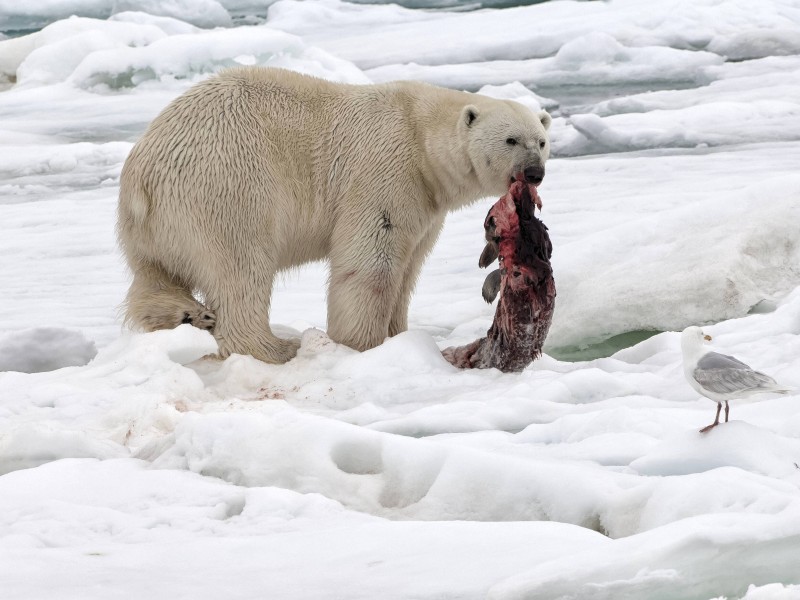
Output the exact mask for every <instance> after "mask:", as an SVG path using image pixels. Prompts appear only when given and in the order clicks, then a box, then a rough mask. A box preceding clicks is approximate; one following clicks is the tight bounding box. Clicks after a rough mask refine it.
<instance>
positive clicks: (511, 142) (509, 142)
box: [506, 137, 517, 146]
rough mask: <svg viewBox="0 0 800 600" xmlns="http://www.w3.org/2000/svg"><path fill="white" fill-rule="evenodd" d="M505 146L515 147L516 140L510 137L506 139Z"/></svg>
mask: <svg viewBox="0 0 800 600" xmlns="http://www.w3.org/2000/svg"><path fill="white" fill-rule="evenodd" d="M506 144H508V145H509V146H516V145H517V138H512V137H510V138H507V139H506Z"/></svg>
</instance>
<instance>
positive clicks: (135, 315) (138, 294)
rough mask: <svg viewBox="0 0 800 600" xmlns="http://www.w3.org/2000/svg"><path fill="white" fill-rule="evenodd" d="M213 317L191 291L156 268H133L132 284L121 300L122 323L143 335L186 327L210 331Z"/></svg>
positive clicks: (149, 264) (140, 266)
mask: <svg viewBox="0 0 800 600" xmlns="http://www.w3.org/2000/svg"><path fill="white" fill-rule="evenodd" d="M216 320H217V317H216V315H215V314H214V313H213V312H212V311H210V310H208V308H206V307H205V306H203V305H202V304H200V303H199V302H198V301H197V300H196V299H195V298H194V296H193V295H192V291H191V289H189V287H188V286H186V285H185V284H183V283H182V282H181V281H180V280H179V279H178V278H176V277H173V276H171V275H170V274H169V273H167V272H166V271H165V270H164V269H163V268H161V267H160V266H158V265H156V264H153V263H142V264H139V265H137V266H135V267H134V273H133V283H132V284H131V287H130V289H129V290H128V296H127V298H126V300H125V321H126V323H127V324H128V325H130V326H131V327H133V328H136V329H141V330H143V331H157V330H159V329H172V328H174V327H177V326H178V325H181V324H182V323H189V324H190V325H193V326H195V327H197V328H199V329H205V330H208V331H213V329H214V326H215V324H216Z"/></svg>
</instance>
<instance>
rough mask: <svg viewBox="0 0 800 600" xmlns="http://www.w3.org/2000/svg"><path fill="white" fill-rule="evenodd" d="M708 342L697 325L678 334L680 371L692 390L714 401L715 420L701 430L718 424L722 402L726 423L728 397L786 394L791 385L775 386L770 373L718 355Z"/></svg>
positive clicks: (776, 384)
mask: <svg viewBox="0 0 800 600" xmlns="http://www.w3.org/2000/svg"><path fill="white" fill-rule="evenodd" d="M707 341H711V336H710V335H705V334H704V333H703V330H702V329H700V328H699V327H687V328H686V329H684V330H683V333H682V334H681V350H682V351H683V373H684V375H686V379H687V381H688V382H689V385H691V386H692V387H693V388H694V389H695V390H697V391H698V392H700V393H701V394H703V396H705V397H706V398H710V399H711V400H713V401H714V402H716V403H717V416H716V417H715V418H714V422H713V423H712V424H711V425H708V426H707V427H703V428H702V429H701V430H700V432H701V433H705V432H706V431H708V430H710V429H712V428H714V427H716V426H717V425H719V413H720V410H722V403H723V402H724V403H725V422H726V423H727V422H728V412H729V411H730V407H729V406H728V400H734V399H736V398H746V397H747V396H752V395H754V394H764V393H775V394H786V393H787V392H791V391H792V388H789V387H784V386H781V385H778V383H777V382H776V381H775V380H774V379H773V378H772V377H770V376H769V375H765V374H764V373H760V372H759V371H755V370H753V369H751V368H750V367H749V366H748V365H746V364H744V363H743V362H742V361H740V360H738V359H736V358H734V357H733V356H727V355H725V354H719V353H718V352H714V351H712V350H711V349H710V348H708V347H707V346H705V342H707Z"/></svg>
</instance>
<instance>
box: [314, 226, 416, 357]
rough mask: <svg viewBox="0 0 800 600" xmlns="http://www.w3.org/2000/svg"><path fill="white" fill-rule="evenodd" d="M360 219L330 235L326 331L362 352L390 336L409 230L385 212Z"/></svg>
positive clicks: (406, 259) (405, 263) (408, 247)
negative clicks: (393, 223) (405, 230)
mask: <svg viewBox="0 0 800 600" xmlns="http://www.w3.org/2000/svg"><path fill="white" fill-rule="evenodd" d="M373 217H374V218H373ZM362 221H363V222H362V223H357V222H356V223H355V225H356V226H355V227H353V222H352V221H348V222H347V224H346V225H345V226H344V227H342V231H337V232H336V233H335V235H334V237H333V240H334V242H333V244H332V247H331V254H330V260H331V274H330V281H329V284H328V335H329V336H330V338H331V339H332V340H334V341H335V342H338V343H340V344H345V345H347V346H350V347H351V348H355V349H356V350H362V351H363V350H369V349H370V348H374V347H375V346H378V345H380V344H381V343H382V342H383V340H384V339H386V337H388V335H389V321H390V320H391V318H392V315H393V311H394V309H395V306H396V304H397V302H398V298H399V295H400V290H401V288H402V286H403V282H404V273H406V271H407V269H408V266H409V263H410V260H411V248H412V244H411V243H410V241H409V240H408V237H409V236H408V232H404V231H399V230H398V228H397V227H395V226H393V225H392V224H391V218H390V217H389V216H388V215H387V214H386V213H385V212H384V213H382V214H380V215H369V216H366V217H364V218H362ZM359 225H361V227H358V226H359Z"/></svg>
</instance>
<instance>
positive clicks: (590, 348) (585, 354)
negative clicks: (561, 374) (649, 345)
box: [547, 330, 663, 362]
mask: <svg viewBox="0 0 800 600" xmlns="http://www.w3.org/2000/svg"><path fill="white" fill-rule="evenodd" d="M659 333H663V332H661V331H648V330H641V331H628V332H626V333H620V334H619V335H615V336H614V337H610V338H608V339H607V340H603V341H602V342H599V343H596V344H588V345H586V346H565V347H563V348H548V350H547V354H549V355H550V356H552V357H553V358H556V359H558V360H564V361H568V362H577V361H583V360H594V359H595V358H605V357H606V356H611V355H612V354H614V353H615V352H618V351H620V350H622V349H623V348H630V347H631V346H635V345H636V344H638V343H639V342H643V341H644V340H646V339H648V338H651V337H653V336H654V335H658V334H659Z"/></svg>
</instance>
